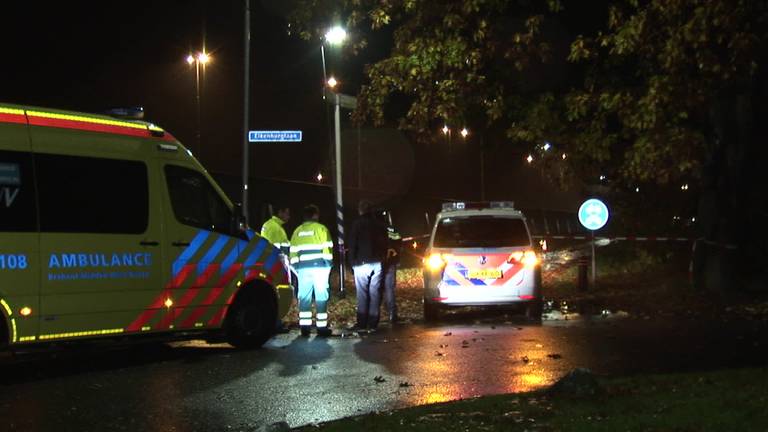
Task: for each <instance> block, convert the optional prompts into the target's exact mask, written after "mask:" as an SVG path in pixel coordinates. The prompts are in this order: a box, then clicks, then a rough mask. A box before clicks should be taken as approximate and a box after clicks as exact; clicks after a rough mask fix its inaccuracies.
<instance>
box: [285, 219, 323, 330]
mask: <svg viewBox="0 0 768 432" xmlns="http://www.w3.org/2000/svg"><path fill="white" fill-rule="evenodd" d="M319 219H320V210H319V209H318V208H317V206H316V205H308V206H306V207H304V223H302V224H301V225H299V227H298V228H296V230H295V231H294V232H293V235H292V236H291V265H292V266H293V267H294V268H295V269H296V272H297V273H298V277H299V294H298V300H299V326H300V327H301V335H302V336H309V333H310V330H311V329H312V295H313V294H314V296H315V311H316V315H315V326H317V335H318V336H323V337H326V336H330V335H331V329H330V328H328V297H329V287H328V277H329V276H330V274H331V267H332V266H333V252H332V251H333V240H332V239H331V234H330V233H329V232H328V228H326V227H325V226H324V225H323V224H321V223H319V222H318V220H319Z"/></svg>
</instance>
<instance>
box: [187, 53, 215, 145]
mask: <svg viewBox="0 0 768 432" xmlns="http://www.w3.org/2000/svg"><path fill="white" fill-rule="evenodd" d="M186 60H187V64H188V65H190V66H193V65H194V66H195V103H196V105H197V134H196V137H195V138H196V141H197V149H196V152H197V153H199V155H198V156H200V158H201V159H202V148H203V147H202V139H201V132H200V130H201V129H202V125H201V123H202V104H201V103H200V66H201V65H202V67H203V74H205V65H207V64H208V62H210V61H211V56H210V54H208V53H206V52H205V50H203V51H200V52H198V53H195V54H191V53H190V54H189V55H187V58H186Z"/></svg>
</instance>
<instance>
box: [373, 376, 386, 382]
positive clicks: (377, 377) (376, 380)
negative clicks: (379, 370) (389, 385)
mask: <svg viewBox="0 0 768 432" xmlns="http://www.w3.org/2000/svg"><path fill="white" fill-rule="evenodd" d="M373 380H374V381H375V382H377V383H383V382H387V379H386V378H384V377H383V376H381V375H376V376H375V377H373Z"/></svg>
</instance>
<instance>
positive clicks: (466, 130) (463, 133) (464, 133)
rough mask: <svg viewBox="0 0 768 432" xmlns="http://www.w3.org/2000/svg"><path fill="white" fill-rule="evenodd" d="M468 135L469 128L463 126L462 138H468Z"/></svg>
mask: <svg viewBox="0 0 768 432" xmlns="http://www.w3.org/2000/svg"><path fill="white" fill-rule="evenodd" d="M467 135H469V130H468V129H467V128H463V129H462V130H461V137H462V138H466V137H467Z"/></svg>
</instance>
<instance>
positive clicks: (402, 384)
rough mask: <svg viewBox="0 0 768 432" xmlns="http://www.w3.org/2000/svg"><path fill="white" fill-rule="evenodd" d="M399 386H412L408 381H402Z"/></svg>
mask: <svg viewBox="0 0 768 432" xmlns="http://www.w3.org/2000/svg"><path fill="white" fill-rule="evenodd" d="M400 387H413V384H411V383H409V382H408V381H403V382H401V383H400Z"/></svg>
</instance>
